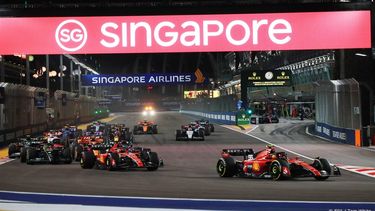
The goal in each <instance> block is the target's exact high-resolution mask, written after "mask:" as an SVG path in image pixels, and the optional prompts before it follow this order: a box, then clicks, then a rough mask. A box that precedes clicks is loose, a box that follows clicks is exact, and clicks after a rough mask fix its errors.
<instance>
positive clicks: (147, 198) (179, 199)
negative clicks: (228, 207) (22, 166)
mask: <svg viewBox="0 0 375 211" xmlns="http://www.w3.org/2000/svg"><path fill="white" fill-rule="evenodd" d="M0 193H16V194H25V195H50V196H72V197H90V198H113V199H146V200H171V201H181V200H189V201H211V202H215V201H217V202H233V201H234V202H276V203H278V202H281V203H322V204H330V203H340V204H363V203H366V204H375V202H356V201H345V202H344V201H293V200H246V199H197V198H168V197H166V198H164V197H136V196H108V195H80V194H63V193H43V192H24V191H3V190H0Z"/></svg>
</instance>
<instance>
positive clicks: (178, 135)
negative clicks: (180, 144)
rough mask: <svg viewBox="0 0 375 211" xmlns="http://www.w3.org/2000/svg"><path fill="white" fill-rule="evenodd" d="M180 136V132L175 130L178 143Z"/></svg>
mask: <svg viewBox="0 0 375 211" xmlns="http://www.w3.org/2000/svg"><path fill="white" fill-rule="evenodd" d="M181 136H182V133H181V130H176V141H179V140H180V137H181Z"/></svg>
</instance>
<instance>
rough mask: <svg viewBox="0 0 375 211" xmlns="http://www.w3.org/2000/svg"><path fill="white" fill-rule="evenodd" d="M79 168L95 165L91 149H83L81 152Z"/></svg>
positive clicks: (89, 167) (88, 167)
mask: <svg viewBox="0 0 375 211" xmlns="http://www.w3.org/2000/svg"><path fill="white" fill-rule="evenodd" d="M80 165H81V168H83V169H91V168H93V167H94V165H95V155H94V153H93V152H91V151H84V152H82V156H81V160H80Z"/></svg>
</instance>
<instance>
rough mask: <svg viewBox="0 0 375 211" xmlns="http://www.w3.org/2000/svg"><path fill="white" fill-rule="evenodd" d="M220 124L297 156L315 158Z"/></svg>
mask: <svg viewBox="0 0 375 211" xmlns="http://www.w3.org/2000/svg"><path fill="white" fill-rule="evenodd" d="M220 126H222V127H224V128H227V129H230V130H233V131H236V132H239V133H242V134H244V135H247V136H250V137H252V138H255V139H258V140H259V141H261V142H264V143H266V144H272V145H274V146H275V147H277V148H279V149H282V150H284V151H287V152H290V153H292V154H295V155H297V156H299V157H303V158H306V159H308V160H314V158H311V157H308V156H306V155H302V154H300V153H298V152H295V151H292V150H289V149H286V148H284V147H282V146H280V145H277V144H274V143H271V142H269V141H266V140H264V139H261V138H259V137H256V136H254V135H251V134H249V133H243V132H240V131H238V130H235V129H233V128H231V127H230V126H226V125H220Z"/></svg>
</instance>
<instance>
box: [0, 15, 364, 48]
mask: <svg viewBox="0 0 375 211" xmlns="http://www.w3.org/2000/svg"><path fill="white" fill-rule="evenodd" d="M345 20H350V21H345ZM370 20H371V15H370V11H340V12H337V11H336V12H301V13H268V14H224V15H223V14H221V15H170V16H169V15H164V16H106V17H48V18H47V17H42V18H0V46H1V48H0V54H14V53H22V54H47V53H49V54H60V53H70V54H75V53H76V54H83V53H85V54H86V53H153V52H217V51H250V50H301V49H342V48H370V47H371V21H370ZM30 32H33V33H32V36H28V35H30ZM35 34H37V35H35ZM26 37H27V38H26Z"/></svg>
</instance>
